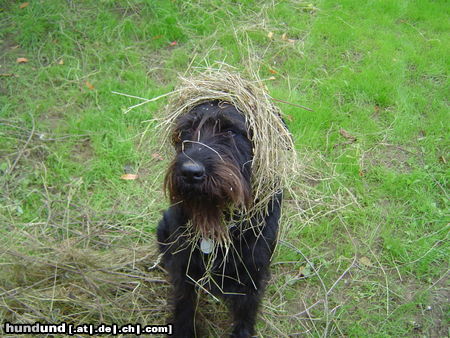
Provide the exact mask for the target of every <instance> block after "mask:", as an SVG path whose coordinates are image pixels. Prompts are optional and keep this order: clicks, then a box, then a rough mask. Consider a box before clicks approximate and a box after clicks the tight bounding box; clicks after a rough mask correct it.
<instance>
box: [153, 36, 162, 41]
mask: <svg viewBox="0 0 450 338" xmlns="http://www.w3.org/2000/svg"><path fill="white" fill-rule="evenodd" d="M161 38H162V35H155V36H154V37H152V39H153V40H157V39H161Z"/></svg>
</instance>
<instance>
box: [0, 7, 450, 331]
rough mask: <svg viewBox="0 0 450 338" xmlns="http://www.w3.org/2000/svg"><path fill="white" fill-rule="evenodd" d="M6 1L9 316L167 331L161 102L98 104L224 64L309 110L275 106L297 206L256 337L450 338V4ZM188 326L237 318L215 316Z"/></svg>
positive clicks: (163, 87)
mask: <svg viewBox="0 0 450 338" xmlns="http://www.w3.org/2000/svg"><path fill="white" fill-rule="evenodd" d="M19 5H20V3H16V2H8V1H3V2H1V3H0V10H1V11H0V27H1V29H0V40H1V51H0V58H1V63H0V65H1V67H0V81H1V87H0V95H1V96H0V173H1V176H0V186H1V188H0V190H1V195H0V234H1V240H0V243H1V244H0V248H1V249H0V264H1V265H2V269H1V270H0V298H1V302H0V304H1V305H0V319H1V322H2V323H3V322H5V321H9V322H14V323H28V322H31V323H34V322H35V321H45V322H53V323H59V322H61V321H68V322H71V323H76V324H81V323H100V322H105V323H109V324H110V323H117V324H126V323H137V322H139V323H142V324H164V323H165V322H166V321H167V314H168V311H169V307H168V305H167V304H166V301H165V299H166V298H167V295H168V294H169V293H170V287H169V286H168V284H167V283H165V282H164V281H165V278H166V276H165V275H164V273H163V272H162V271H159V270H158V269H156V270H151V271H149V270H148V267H149V266H151V265H152V264H153V263H154V262H155V260H156V257H157V250H156V246H155V235H154V232H155V228H156V224H157V221H158V218H159V217H160V213H161V211H162V210H163V209H164V208H165V207H166V206H167V202H166V201H165V200H164V196H163V193H162V191H161V186H162V184H161V181H162V180H161V178H162V173H163V171H164V168H165V167H166V164H167V160H168V159H167V158H163V159H162V160H161V159H160V156H159V150H158V146H157V144H158V141H157V140H154V139H152V137H151V136H152V134H153V130H154V129H152V128H154V127H153V125H152V124H151V123H150V124H149V123H148V122H145V121H148V120H149V119H151V118H152V116H153V114H154V112H156V111H157V110H158V109H161V108H162V107H163V106H164V104H165V99H162V100H159V101H156V102H151V103H148V104H146V105H142V106H140V107H137V108H135V109H133V110H131V111H130V112H128V113H127V114H124V113H123V111H125V110H126V109H127V108H128V107H130V106H132V105H134V104H137V103H139V102H140V101H139V100H136V99H132V98H127V97H123V96H119V95H114V94H112V93H111V92H112V91H117V92H122V93H127V94H131V95H137V96H140V97H146V98H152V97H156V96H158V95H161V94H164V93H167V92H169V91H170V90H172V89H173V87H174V86H175V85H176V84H177V74H178V73H184V72H185V71H186V69H188V68H189V66H194V67H201V66H205V65H207V64H214V62H216V61H220V62H221V61H225V62H226V63H229V64H231V65H233V66H235V67H236V68H237V69H238V70H240V71H243V72H244V71H245V69H247V67H249V63H251V65H252V67H254V68H255V69H257V70H258V72H259V75H260V76H261V78H264V79H266V84H267V86H268V89H269V92H270V94H271V95H272V96H273V97H275V98H277V99H280V100H284V101H288V102H290V103H293V104H300V105H305V106H307V107H309V108H311V109H313V111H312V112H310V111H307V110H303V109H300V108H298V107H296V106H294V105H289V104H282V103H278V105H279V106H280V107H281V109H282V110H283V112H284V113H285V114H286V115H287V123H288V125H289V128H290V130H291V132H292V134H293V135H294V138H295V142H296V147H297V150H298V153H299V156H300V158H301V159H302V160H303V163H304V164H305V167H306V168H308V170H307V172H306V173H305V177H303V181H302V182H299V187H300V188H301V187H307V191H310V194H309V195H308V194H307V195H305V200H300V201H299V200H293V199H292V198H291V197H289V196H287V199H286V202H285V216H286V217H285V220H284V223H283V229H284V232H283V237H282V240H281V242H280V245H279V246H278V250H277V254H276V256H275V259H274V263H273V267H272V272H273V275H272V280H271V282H270V286H269V287H268V290H267V293H266V297H265V300H264V306H263V307H262V311H261V315H260V317H259V321H258V333H259V335H260V336H264V337H265V336H272V337H273V336H287V335H296V334H297V335H302V336H303V335H305V336H307V335H311V336H322V335H323V336H325V335H330V336H358V337H359V336H377V337H380V336H383V337H389V336H446V335H447V334H448V327H449V322H448V311H449V307H448V297H449V291H448V256H449V246H448V221H449V204H448V175H449V169H448V163H447V162H448V160H449V159H448V150H449V138H448V135H449V130H448V129H449V128H448V123H446V122H445V121H448V119H449V114H448V69H449V64H448V57H447V55H448V54H449V48H448V46H449V41H448V40H449V39H448V31H449V28H450V27H449V20H448V17H449V11H448V5H447V3H446V2H445V1H412V0H411V1H406V0H405V1H387V0H385V1H382V0H377V1H371V2H370V3H366V4H362V3H361V2H360V1H356V0H345V1H339V2H332V1H325V0H317V1H312V2H310V1H294V0H287V1H279V2H273V1H239V2H231V1H227V2H224V1H215V0H205V1H189V2H187V1H152V2H150V1H148V2H147V1H138V0H132V1H102V2H97V1H83V2H66V1H30V3H29V5H28V6H26V7H25V8H20V7H19ZM269 36H271V37H269ZM19 57H24V58H27V59H28V62H26V63H18V62H17V61H16V60H17V58H19ZM342 130H344V131H342ZM145 131H146V132H145ZM127 172H131V173H138V174H139V179H138V180H135V181H125V180H122V179H121V175H122V174H124V173H127ZM205 298H206V299H205V300H204V301H205V302H206V303H213V302H212V300H211V299H208V298H207V297H205ZM200 319H201V320H202V322H204V324H203V325H202V327H203V333H204V334H205V335H209V336H218V335H220V334H221V333H223V332H226V331H227V330H228V328H229V324H230V322H229V319H228V316H227V314H226V309H225V307H224V306H223V305H217V304H211V305H210V306H207V307H206V309H205V310H203V311H202V313H201V317H200ZM207 333H208V334H207Z"/></svg>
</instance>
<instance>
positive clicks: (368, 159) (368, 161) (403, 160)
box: [362, 143, 417, 173]
mask: <svg viewBox="0 0 450 338" xmlns="http://www.w3.org/2000/svg"><path fill="white" fill-rule="evenodd" d="M416 161H417V154H416V153H415V152H414V151H411V150H408V149H406V148H404V147H401V146H397V145H393V144H387V143H383V144H379V145H377V146H376V147H374V148H372V149H370V150H369V151H367V152H365V153H364V155H363V158H362V167H363V170H367V169H370V168H371V167H385V168H388V169H391V170H394V171H396V172H399V173H408V172H410V171H411V170H412V164H413V163H414V162H416Z"/></svg>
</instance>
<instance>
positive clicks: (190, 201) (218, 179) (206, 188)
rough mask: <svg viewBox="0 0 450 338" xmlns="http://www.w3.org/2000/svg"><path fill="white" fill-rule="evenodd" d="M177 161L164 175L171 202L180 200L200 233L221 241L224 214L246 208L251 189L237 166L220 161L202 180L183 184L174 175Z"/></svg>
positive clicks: (224, 235) (225, 231)
mask: <svg viewBox="0 0 450 338" xmlns="http://www.w3.org/2000/svg"><path fill="white" fill-rule="evenodd" d="M175 167H176V161H174V162H173V163H172V164H171V165H170V167H169V170H168V172H167V174H166V177H165V180H164V189H165V191H166V192H168V193H169V196H170V200H171V202H172V203H179V202H181V203H182V207H183V209H184V212H185V213H186V215H187V216H188V218H189V219H190V220H191V222H192V226H193V229H194V230H195V231H197V232H198V233H199V234H200V236H202V237H206V238H211V239H214V240H217V241H219V242H224V241H226V240H227V239H229V238H228V230H227V227H226V220H225V214H226V213H227V212H228V211H232V210H235V209H241V210H242V209H244V210H245V209H246V208H247V207H248V206H249V205H250V203H251V188H250V182H248V181H247V180H246V179H245V178H244V177H243V175H242V173H241V172H240V170H239V169H238V168H237V166H236V165H234V164H232V163H229V162H226V161H221V162H218V163H216V164H215V167H214V171H213V173H211V175H208V174H207V175H206V178H205V180H204V181H203V182H201V183H197V184H186V183H185V182H184V181H183V178H182V177H180V176H178V175H176V170H175Z"/></svg>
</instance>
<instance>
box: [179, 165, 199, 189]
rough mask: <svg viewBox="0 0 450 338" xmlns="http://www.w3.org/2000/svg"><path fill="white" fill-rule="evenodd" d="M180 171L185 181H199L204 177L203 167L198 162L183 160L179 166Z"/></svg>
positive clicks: (192, 182)
mask: <svg viewBox="0 0 450 338" xmlns="http://www.w3.org/2000/svg"><path fill="white" fill-rule="evenodd" d="M180 172H181V175H182V177H183V180H184V181H185V182H186V183H191V184H195V183H201V182H203V180H204V179H205V167H204V166H203V165H202V164H201V163H198V162H193V161H185V162H183V163H182V164H181V166H180Z"/></svg>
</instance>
